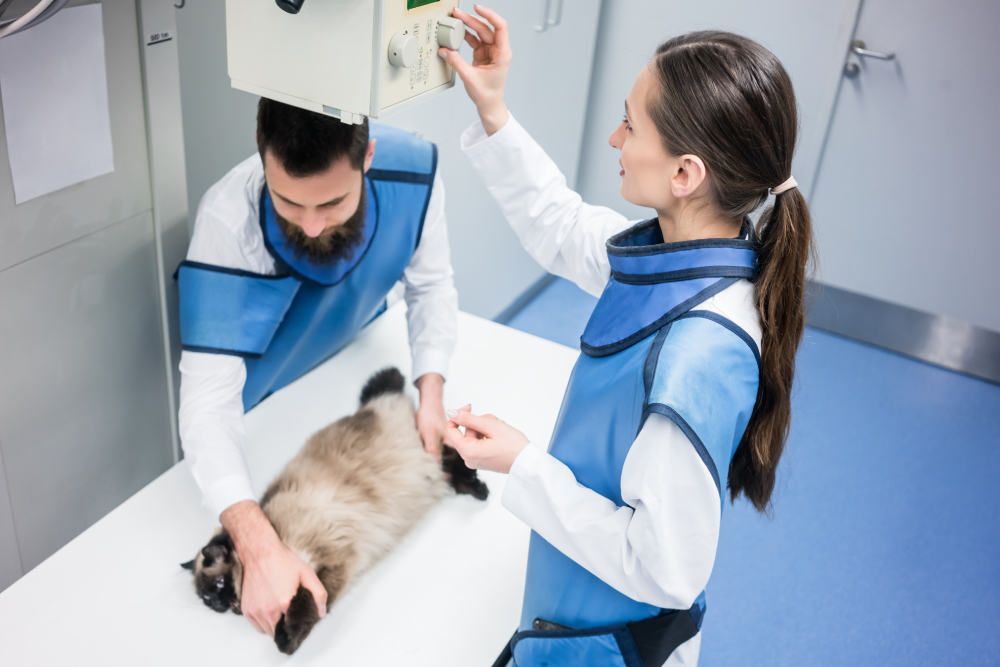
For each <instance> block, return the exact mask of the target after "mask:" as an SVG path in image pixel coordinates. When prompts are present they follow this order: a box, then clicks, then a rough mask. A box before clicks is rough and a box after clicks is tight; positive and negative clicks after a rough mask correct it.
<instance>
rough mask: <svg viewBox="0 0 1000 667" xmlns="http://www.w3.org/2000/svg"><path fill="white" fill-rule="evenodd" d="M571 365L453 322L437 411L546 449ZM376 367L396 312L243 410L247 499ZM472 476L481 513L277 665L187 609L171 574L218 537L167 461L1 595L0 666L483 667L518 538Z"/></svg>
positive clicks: (439, 513)
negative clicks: (487, 415)
mask: <svg viewBox="0 0 1000 667" xmlns="http://www.w3.org/2000/svg"><path fill="white" fill-rule="evenodd" d="M576 355H577V352H576V351H574V350H572V349H570V348H567V347H564V346H561V345H557V344H555V343H550V342H548V341H545V340H542V339H539V338H535V337H533V336H529V335H527V334H524V333H521V332H518V331H515V330H513V329H509V328H507V327H503V326H500V325H497V324H494V323H492V322H489V321H486V320H482V319H479V318H476V317H473V316H471V315H466V314H460V315H459V340H458V347H457V349H456V352H455V356H454V358H453V359H452V362H451V375H450V377H449V378H448V382H447V384H446V385H445V407H459V406H461V405H464V404H466V403H472V406H473V410H474V411H475V412H477V413H484V412H492V413H494V414H496V415H497V416H499V417H501V418H503V419H504V420H505V421H507V422H509V423H510V424H513V425H515V426H516V427H518V428H520V429H522V430H523V431H524V432H525V433H526V434H527V436H528V437H529V438H531V439H532V440H533V441H534V442H537V443H539V444H542V445H546V444H547V443H548V440H549V436H550V434H551V431H552V429H553V427H554V425H555V419H556V415H557V412H558V410H559V405H560V401H561V398H562V392H563V389H564V387H565V386H566V382H567V380H568V379H569V374H570V371H571V369H572V366H573V362H574V360H575V358H576ZM389 365H395V366H397V367H399V368H400V370H402V371H403V373H404V374H405V375H407V378H408V380H409V379H410V378H409V371H410V352H409V346H408V344H407V335H406V322H405V306H404V305H403V304H402V303H400V304H397V305H396V306H394V307H393V308H391V309H389V311H387V312H386V313H385V314H384V315H383V316H382V317H381V318H379V319H378V320H376V321H375V322H374V323H373V324H372V325H371V326H369V327H368V328H367V329H366V330H365V331H363V332H361V334H360V335H359V336H358V337H357V339H356V340H355V341H354V342H353V343H351V344H350V346H348V347H347V348H346V349H344V350H343V351H342V352H341V353H340V354H339V355H337V356H336V357H334V358H333V359H331V360H330V361H328V362H326V363H325V364H323V365H322V366H320V367H319V368H317V369H316V370H314V371H313V372H312V373H310V374H309V375H307V376H305V377H303V378H301V379H300V380H298V381H297V382H295V383H294V384H292V385H291V386H289V387H287V388H285V389H283V390H281V391H279V392H277V393H275V394H274V395H273V396H271V397H269V398H268V399H267V400H266V401H264V402H263V403H262V404H261V405H259V406H258V407H256V408H255V409H254V410H252V411H251V412H250V413H249V414H248V415H247V416H246V419H245V423H246V435H247V460H248V462H249V465H250V472H251V474H252V476H253V480H254V484H255V488H256V490H257V491H258V494H260V493H261V492H263V490H264V488H265V487H266V485H267V484H268V483H269V482H270V481H271V479H272V478H273V477H274V476H275V475H277V474H278V472H279V471H280V470H281V467H282V466H283V465H284V463H285V462H286V461H287V460H288V459H289V458H290V457H291V456H293V455H294V453H295V452H296V451H297V450H298V448H299V447H300V446H301V445H302V443H303V442H304V441H305V439H306V437H308V436H309V435H310V434H311V433H313V432H314V431H315V430H317V429H319V428H320V427H322V426H324V425H326V424H327V423H329V422H331V421H333V420H335V419H337V418H339V417H341V416H343V415H346V414H349V413H352V412H353V411H354V410H356V409H357V398H358V394H359V392H360V390H361V387H362V385H363V383H364V382H365V380H366V379H367V378H368V376H369V375H371V373H373V372H374V371H376V370H378V369H380V368H383V367H385V366H389ZM414 395H415V392H414ZM481 475H482V477H483V479H485V481H486V482H487V484H488V485H489V487H490V498H489V500H488V501H487V502H485V503H481V502H479V501H477V500H474V499H472V498H471V497H469V496H461V497H449V498H446V499H445V500H444V501H443V502H442V503H441V504H440V505H439V506H438V507H436V508H435V509H434V510H432V512H431V514H430V515H429V516H428V517H427V518H426V519H425V520H424V521H423V522H422V523H420V524H419V525H418V526H417V527H416V529H415V530H414V531H413V532H412V533H411V534H410V535H409V536H408V537H407V538H406V539H405V540H404V542H403V543H402V544H401V545H400V546H399V548H398V549H396V550H395V551H394V552H393V553H392V554H390V555H389V556H388V557H387V558H386V559H385V560H384V561H383V562H382V563H380V564H379V565H378V566H377V567H375V568H374V569H373V570H372V571H371V572H369V573H368V575H366V576H365V577H363V578H362V579H360V580H359V581H358V582H357V583H356V584H355V585H354V586H353V587H352V588H350V589H349V590H348V592H347V593H346V594H345V595H344V596H342V597H341V598H340V599H339V600H338V601H337V602H336V603H335V604H334V606H333V608H332V609H331V611H330V613H329V614H328V615H327V617H326V618H325V619H324V620H322V621H320V623H319V624H318V625H317V626H316V627H315V629H314V630H313V632H312V634H311V635H310V636H309V638H308V639H307V640H306V641H305V642H304V643H303V645H302V647H301V648H300V649H299V651H298V652H297V653H296V654H295V655H294V656H292V657H291V658H289V657H287V656H285V655H283V654H281V653H279V652H278V650H277V648H276V647H275V646H274V643H273V642H272V640H271V638H270V637H268V636H267V635H262V634H259V633H257V631H256V630H254V629H253V627H252V626H251V625H250V624H249V623H248V622H247V620H246V619H245V618H243V617H241V616H236V615H235V614H232V613H231V612H227V613H225V614H218V613H216V612H214V611H212V610H210V609H209V608H208V607H205V606H204V605H203V604H202V603H201V600H200V599H199V598H198V597H197V596H196V595H195V593H194V589H193V586H192V583H191V576H190V573H188V572H187V571H185V570H182V569H181V567H180V563H181V562H183V561H186V560H188V559H190V558H191V557H192V556H194V554H195V553H196V552H197V550H198V549H200V548H201V547H202V546H204V545H205V543H206V542H207V541H208V539H209V537H210V536H211V534H212V530H213V529H214V528H215V526H216V525H217V524H216V521H215V518H214V517H212V516H211V515H210V514H209V513H208V511H207V510H206V509H205V508H203V507H202V506H201V499H200V493H199V491H198V488H197V487H196V486H195V483H194V480H193V479H192V478H191V475H190V473H189V471H188V469H187V466H186V464H185V463H184V462H181V463H180V464H178V465H176V466H174V467H173V468H171V469H170V470H168V471H167V472H166V473H164V474H163V475H161V476H160V477H159V478H158V479H156V480H155V481H154V482H152V483H151V484H150V485H149V486H147V487H146V488H144V489H143V490H142V491H140V492H139V493H137V494H136V495H135V496H133V497H132V498H130V499H129V500H128V501H126V502H125V503H124V504H122V505H121V506H120V507H118V508H117V509H116V510H114V511H113V512H111V513H110V514H109V515H108V516H106V517H105V518H104V519H102V520H101V521H99V522H98V523H97V524H95V525H94V526H92V527H91V528H90V529H88V530H87V531H86V532H84V533H83V534H82V535H80V536H79V537H77V538H76V539H75V540H73V541H72V542H70V543H69V544H68V545H66V546H65V547H64V548H62V549H61V550H59V551H58V552H57V553H56V554H55V555H53V556H52V557H51V558H49V559H48V560H46V561H45V562H43V563H42V564H41V565H39V566H38V567H36V568H35V569H34V570H32V571H31V572H29V573H28V574H27V575H26V576H24V577H23V578H22V579H20V580H19V581H18V582H17V583H15V584H14V585H13V586H11V587H10V588H9V589H7V590H6V591H4V592H3V593H2V594H0V665H4V666H6V667H25V666H28V665H79V664H86V665H90V664H94V665H102V666H110V665H128V666H129V667H134V666H135V665H171V666H178V667H179V666H182V665H191V666H194V665H211V666H219V667H221V666H223V665H239V666H240V667H249V666H253V665H325V666H334V667H337V666H345V667H360V666H366V667H367V666H381V665H393V666H396V665H399V666H402V665H428V666H430V665H434V666H449V665H454V666H455V667H478V666H483V667H489V665H491V664H492V662H493V660H494V658H495V657H496V656H497V654H498V653H499V652H500V650H501V649H502V648H503V644H504V642H505V641H506V640H507V639H508V638H509V637H510V635H511V633H512V632H513V631H514V629H515V628H516V626H517V623H518V620H519V616H520V607H521V593H522V586H523V583H524V571H525V560H526V555H527V548H528V535H529V531H528V528H527V527H526V526H524V525H523V524H522V523H521V522H520V521H518V520H517V519H515V518H514V517H513V516H512V515H511V514H510V513H508V512H507V511H506V510H504V509H503V507H501V506H500V495H501V492H502V491H503V485H504V480H505V478H504V476H502V475H496V474H492V473H481Z"/></svg>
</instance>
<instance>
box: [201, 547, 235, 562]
mask: <svg viewBox="0 0 1000 667" xmlns="http://www.w3.org/2000/svg"><path fill="white" fill-rule="evenodd" d="M201 554H202V556H204V557H205V560H204V561H203V565H204V566H205V567H212V565H213V564H214V563H215V561H224V560H226V556H228V555H229V547H227V546H226V545H225V544H219V543H218V542H215V543H212V542H209V544H208V546H207V547H205V548H204V549H202V550H201Z"/></svg>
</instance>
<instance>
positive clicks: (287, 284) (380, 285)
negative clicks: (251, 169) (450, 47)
mask: <svg viewBox="0 0 1000 667" xmlns="http://www.w3.org/2000/svg"><path fill="white" fill-rule="evenodd" d="M370 133H371V137H372V138H374V139H377V140H378V146H377V150H376V153H375V159H374V161H373V163H372V167H371V169H369V170H368V172H367V174H366V175H365V178H364V184H365V188H366V193H367V210H366V215H365V221H364V228H363V239H362V241H361V243H359V244H358V245H357V246H356V247H355V248H354V250H353V252H352V254H351V256H350V257H347V258H345V259H343V260H341V261H339V262H336V263H335V264H332V265H318V264H314V263H311V262H310V261H309V260H308V259H307V258H304V257H296V256H295V253H294V251H293V249H292V247H291V246H290V245H289V244H288V243H287V239H286V237H285V235H284V233H283V232H282V231H281V228H280V227H279V226H278V223H277V220H276V218H275V213H274V207H273V205H272V203H271V198H270V194H269V193H268V190H267V186H266V185H265V187H264V188H263V190H262V192H261V200H260V224H261V229H262V232H263V235H264V243H265V245H266V247H267V249H268V251H269V252H270V253H271V255H272V256H273V257H274V260H275V265H276V267H277V269H278V271H279V273H280V275H275V276H269V275H262V274H256V273H252V272H249V271H240V270H235V269H229V268H225V267H220V266H214V265H209V264H202V263H198V262H188V261H185V262H182V263H181V266H180V268H179V269H178V270H177V281H178V287H179V290H180V324H181V342H182V344H183V347H184V349H185V350H190V351H195V352H210V353H215V354H229V355H235V356H240V357H243V358H244V359H245V360H246V370H247V379H246V384H245V385H244V387H243V408H244V411H247V410H250V408H252V407H253V406H255V405H257V403H259V402H260V401H261V400H263V399H264V398H266V397H267V396H268V395H269V394H271V393H272V392H274V391H277V390H278V389H281V388H282V387H284V386H286V385H288V384H289V383H291V382H293V381H295V380H296V379H298V378H299V377H301V376H302V375H304V374H305V373H307V372H309V371H310V370H311V369H312V368H314V367H316V366H317V365H319V364H320V363H322V362H323V361H325V360H326V359H327V358H329V357H330V356H332V355H334V354H336V353H337V352H338V351H340V349H341V348H343V347H344V346H345V345H347V343H349V342H350V341H351V340H352V339H353V338H354V336H355V335H356V334H357V332H358V331H359V330H360V329H361V328H362V327H363V326H364V325H365V324H367V323H368V322H370V321H371V320H372V319H373V318H374V317H376V316H377V315H378V314H380V312H381V311H382V310H384V308H385V297H386V295H387V294H388V293H389V291H390V290H391V289H392V287H393V285H394V284H395V283H396V281H397V280H399V278H400V277H401V276H402V275H403V271H404V269H405V268H406V266H407V265H408V264H409V262H410V259H411V258H412V256H413V253H414V251H415V250H416V247H417V245H418V244H419V242H420V234H421V231H422V229H423V223H424V217H425V216H426V214H427V205H428V203H429V201H430V193H431V188H432V185H433V182H434V173H435V171H436V169H437V149H436V147H435V146H434V145H433V144H430V143H428V142H426V141H423V140H421V139H418V138H416V137H415V136H413V135H411V134H410V133H408V132H403V131H401V130H397V129H394V128H390V127H385V126H382V125H372V126H371V128H370Z"/></svg>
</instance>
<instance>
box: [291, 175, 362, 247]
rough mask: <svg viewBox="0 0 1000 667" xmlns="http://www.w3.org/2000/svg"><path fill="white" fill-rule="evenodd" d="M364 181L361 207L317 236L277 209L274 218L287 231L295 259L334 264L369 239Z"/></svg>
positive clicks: (359, 202)
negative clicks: (366, 226) (291, 220)
mask: <svg viewBox="0 0 1000 667" xmlns="http://www.w3.org/2000/svg"><path fill="white" fill-rule="evenodd" d="M365 190H366V188H365V187H364V182H363V181H362V188H361V199H360V200H359V201H358V210H357V211H355V212H354V215H352V216H351V217H350V218H348V219H347V221H346V222H344V223H343V224H340V225H335V226H333V227H327V228H326V229H324V230H323V233H321V234H320V235H319V236H317V237H316V238H311V237H309V236H307V235H306V233H305V232H304V231H302V228H301V227H299V226H298V225H296V224H294V223H291V222H289V221H288V220H286V219H284V218H283V217H281V216H280V215H279V214H278V212H277V211H275V212H274V219H275V220H276V221H277V222H278V226H279V227H280V228H281V231H282V232H284V234H285V245H286V246H287V247H290V248H291V249H292V253H293V254H294V255H295V259H303V258H305V259H306V260H308V261H309V263H310V264H314V265H319V266H332V265H333V264H336V263H337V262H339V261H340V260H342V259H346V258H348V257H350V256H351V253H352V252H353V251H354V248H355V247H356V246H357V245H358V244H360V243H361V242H362V241H363V240H364V238H365V213H366V209H367V204H368V202H367V196H366V192H365Z"/></svg>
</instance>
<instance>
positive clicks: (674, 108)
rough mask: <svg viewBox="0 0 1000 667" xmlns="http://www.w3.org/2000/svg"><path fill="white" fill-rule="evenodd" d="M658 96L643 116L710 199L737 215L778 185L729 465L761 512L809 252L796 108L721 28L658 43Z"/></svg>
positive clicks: (779, 435)
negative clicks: (697, 163) (756, 342)
mask: <svg viewBox="0 0 1000 667" xmlns="http://www.w3.org/2000/svg"><path fill="white" fill-rule="evenodd" d="M650 67H651V69H652V71H653V73H654V75H655V76H656V79H657V81H658V83H659V94H653V95H651V96H650V100H649V103H648V104H649V114H650V117H651V118H652V120H653V123H654V124H655V125H656V128H657V131H658V132H659V134H660V137H661V139H662V141H663V144H664V147H665V148H666V150H667V152H669V153H670V154H671V155H685V154H693V155H697V156H699V157H700V158H702V159H703V160H704V161H705V165H706V167H707V168H708V172H709V175H710V177H711V181H710V183H711V188H712V189H711V197H712V200H713V202H714V203H715V205H716V206H717V207H718V209H719V210H720V211H721V212H722V213H723V214H724V215H727V216H731V217H732V218H734V219H737V220H738V219H741V218H743V217H745V216H747V215H749V214H750V213H752V212H753V211H754V210H756V209H757V208H758V207H759V206H760V205H761V204H763V203H764V202H765V201H766V200H767V196H768V190H769V189H770V188H774V187H775V186H778V184H782V187H781V188H779V189H780V190H781V192H780V194H776V196H775V202H774V205H773V206H772V207H770V208H768V209H767V210H765V211H764V213H763V214H762V215H761V218H760V222H759V224H758V226H757V239H756V243H757V265H758V275H757V277H756V278H755V279H754V283H755V289H756V293H755V305H756V308H757V313H758V315H759V318H760V325H761V330H762V338H761V350H760V353H761V363H760V384H759V386H758V389H757V402H756V405H755V407H754V410H753V414H752V415H751V417H750V421H749V423H748V424H747V427H746V430H745V431H744V433H743V437H742V439H741V441H740V445H739V447H738V448H737V449H736V453H735V454H734V455H733V460H732V462H731V463H730V466H729V495H730V499H731V500H736V498H738V497H739V496H740V494H743V495H745V496H746V497H747V499H748V500H749V501H750V502H751V503H753V505H754V507H756V508H757V510H758V511H760V512H766V511H767V508H768V506H769V504H770V501H771V493H772V491H773V490H774V480H775V471H776V470H777V467H778V460H779V459H780V458H781V454H782V452H783V451H784V449H785V441H786V439H787V437H788V426H789V423H790V421H791V391H792V381H793V380H794V377H795V352H796V350H797V349H798V346H799V341H800V340H801V339H802V330H803V328H804V326H805V307H804V298H805V297H804V294H805V275H806V265H807V263H808V261H809V259H810V255H811V253H812V244H813V240H812V224H811V222H810V218H809V208H808V207H807V206H806V200H805V198H804V197H803V196H802V193H801V192H799V190H798V188H796V187H791V189H787V190H786V189H784V188H785V187H789V186H791V185H792V183H794V181H792V182H791V183H787V181H789V178H790V177H789V174H791V169H792V154H793V153H794V150H795V138H796V131H797V129H798V116H797V111H796V105H795V93H794V91H793V89H792V82H791V79H790V78H789V77H788V73H787V72H786V71H785V68H784V67H782V65H781V63H780V62H779V61H778V59H777V58H775V57H774V55H773V54H772V53H771V52H770V51H768V50H767V49H765V48H764V47H762V46H761V45H759V44H757V43H756V42H754V41H753V40H750V39H747V38H746V37H741V36H739V35H734V34H732V33H727V32H718V31H705V32H694V33H689V34H687V35H681V36H680V37H675V38H673V39H671V40H668V41H666V42H664V43H663V44H661V45H660V46H659V47H658V48H657V49H656V55H655V56H654V57H653V60H652V62H651V63H650Z"/></svg>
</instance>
